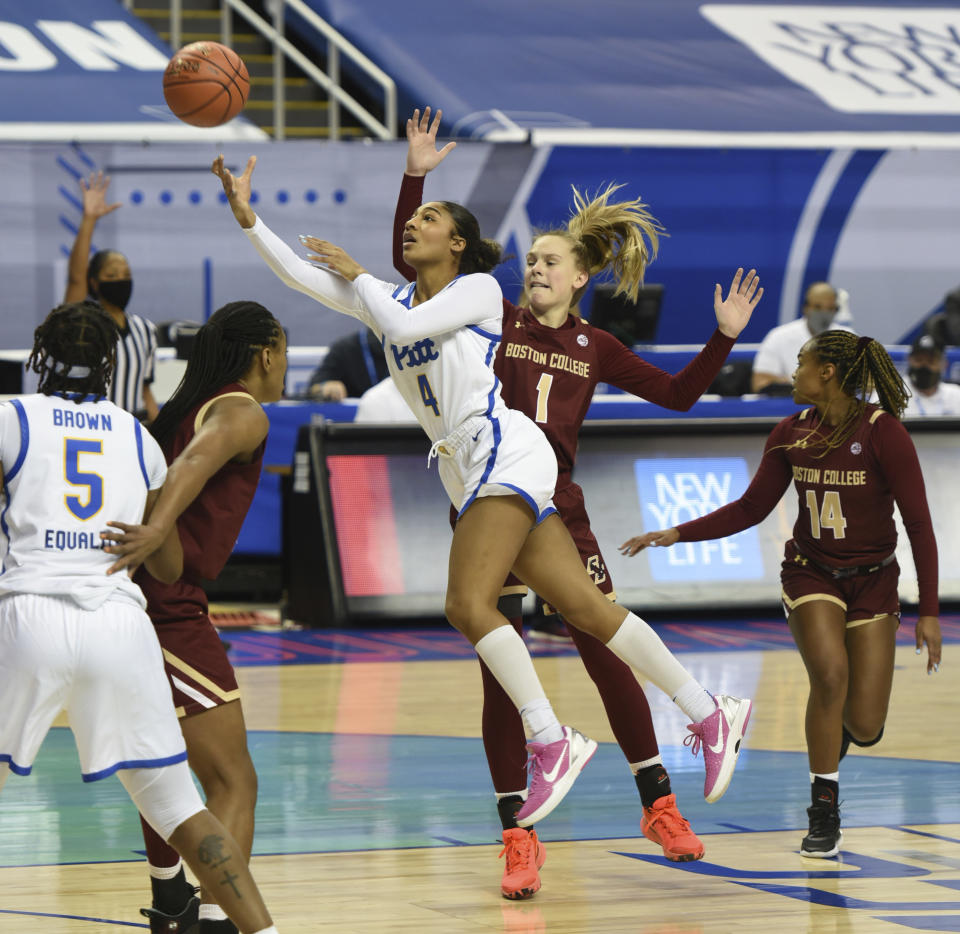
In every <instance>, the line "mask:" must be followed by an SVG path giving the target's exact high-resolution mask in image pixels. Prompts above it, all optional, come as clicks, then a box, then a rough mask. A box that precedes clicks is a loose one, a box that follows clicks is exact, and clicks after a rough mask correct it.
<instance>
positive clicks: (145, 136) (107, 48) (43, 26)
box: [0, 0, 264, 141]
mask: <svg viewBox="0 0 960 934" xmlns="http://www.w3.org/2000/svg"><path fill="white" fill-rule="evenodd" d="M171 51H172V50H171V49H169V48H168V47H167V46H166V44H165V43H163V42H161V41H160V39H158V38H157V36H156V35H155V34H154V33H153V32H152V31H151V30H150V29H148V28H147V27H146V26H145V25H144V24H143V23H142V22H141V21H140V20H138V19H137V18H136V17H135V16H133V15H132V14H130V13H128V12H126V11H125V10H124V8H123V7H122V6H121V5H120V4H119V3H117V2H116V0H84V2H83V3H76V2H74V0H31V2H29V3H28V2H24V0H0V140H60V139H66V140H87V141H90V140H138V141H140V140H189V139H192V140H202V139H210V140H213V139H225V140H226V139H262V138H264V134H263V133H262V131H261V130H259V129H258V128H256V127H254V126H253V125H252V124H249V123H248V122H247V121H245V120H243V119H238V120H235V121H231V123H230V124H227V125H225V126H223V127H216V128H214V129H212V130H211V129H201V128H198V127H191V126H188V125H187V124H185V123H182V122H181V121H179V120H177V119H176V118H175V117H174V116H173V114H172V113H171V112H170V110H169V108H168V107H167V105H166V103H165V102H164V99H163V90H162V86H161V76H162V74H163V70H164V68H165V67H166V65H167V61H168V59H169V58H170V54H171Z"/></svg>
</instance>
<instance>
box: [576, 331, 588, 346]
mask: <svg viewBox="0 0 960 934" xmlns="http://www.w3.org/2000/svg"><path fill="white" fill-rule="evenodd" d="M577 343H578V344H579V345H580V346H581V347H586V346H587V344H589V343H590V339H589V338H588V337H587V335H586V334H578V335H577Z"/></svg>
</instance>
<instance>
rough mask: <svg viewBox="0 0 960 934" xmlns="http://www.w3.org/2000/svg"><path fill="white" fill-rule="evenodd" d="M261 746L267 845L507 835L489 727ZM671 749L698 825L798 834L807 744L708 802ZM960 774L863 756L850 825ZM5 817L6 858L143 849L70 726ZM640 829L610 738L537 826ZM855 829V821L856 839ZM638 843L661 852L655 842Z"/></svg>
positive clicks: (907, 818)
mask: <svg viewBox="0 0 960 934" xmlns="http://www.w3.org/2000/svg"><path fill="white" fill-rule="evenodd" d="M250 748H251V752H252V754H253V758H254V762H255V764H256V768H257V773H258V775H259V778H260V803H259V805H258V807H257V833H256V841H255V848H254V852H255V853H257V854H267V853H307V852H341V851H348V850H377V849H395V848H405V847H423V846H471V845H478V844H485V845H486V844H491V843H494V842H496V841H497V840H498V838H499V822H498V821H497V818H496V811H495V808H494V805H493V796H492V794H491V791H490V780H489V775H488V772H487V767H486V763H485V760H484V757H483V748H482V744H481V742H480V740H479V739H454V738H445V737H424V736H396V735H386V736H376V735H375V736H367V735H362V736H361V735H356V734H348V735H344V734H327V733H275V732H265V731H253V732H251V733H250ZM661 752H662V754H663V758H664V763H665V764H666V766H667V768H668V770H669V771H670V774H671V779H672V782H673V789H674V791H675V792H676V793H677V796H678V800H679V802H680V805H681V807H682V810H683V812H684V814H685V816H686V817H687V818H688V819H689V820H690V822H691V824H692V826H693V827H694V829H695V830H696V831H697V832H698V833H701V834H711V833H734V832H735V833H745V832H748V833H749V832H761V831H779V830H792V829H796V830H797V831H798V840H797V842H798V844H799V837H800V836H802V833H801V831H800V828H801V827H803V828H805V825H806V813H805V809H806V807H807V805H808V804H809V800H808V796H809V786H808V783H807V764H806V756H805V754H802V753H785V752H769V751H763V750H750V749H749V748H748V749H746V750H745V751H744V752H743V754H742V755H741V757H740V762H739V764H738V766H737V774H736V776H735V777H734V781H733V784H732V785H731V787H730V790H729V791H728V792H727V794H726V795H725V796H724V798H723V799H722V801H720V802H718V803H717V804H713V805H708V804H706V803H705V802H704V800H703V794H702V793H703V768H702V765H701V763H700V760H699V759H694V758H693V757H692V756H691V754H690V752H689V750H688V749H686V748H684V747H683V746H663V747H661ZM958 785H960V766H958V765H957V764H954V763H946V762H929V761H928V762H918V761H914V760H910V761H908V760H901V759H886V758H869V759H868V758H865V757H864V758H863V759H861V760H860V761H859V762H858V763H857V767H856V768H855V769H851V768H849V767H848V769H847V775H846V777H845V781H844V785H843V787H842V792H841V797H842V798H843V799H845V800H844V802H843V808H842V810H843V820H844V827H845V829H847V830H852V829H853V828H856V827H858V826H875V825H877V824H878V823H879V824H883V825H886V826H901V825H909V826H919V825H938V824H944V825H946V824H951V823H953V824H956V823H960V796H958V795H957V793H956V790H957V787H958ZM917 789H921V790H922V791H921V793H917ZM0 826H2V827H3V835H2V837H0V866H17V865H24V864H25V863H31V864H50V863H71V862H87V861H90V853H91V850H90V847H89V841H90V840H92V839H95V840H97V848H96V853H97V861H114V860H129V859H139V858H140V857H139V856H138V853H139V851H141V850H142V841H141V839H140V829H139V823H138V821H137V816H136V813H135V811H134V810H133V807H132V806H131V805H130V803H129V801H128V800H127V798H126V795H125V793H124V791H123V789H122V787H121V786H120V783H119V782H118V781H116V779H113V778H111V779H107V780H105V781H103V782H97V783H95V784H92V785H89V784H86V785H85V784H83V783H82V782H81V780H80V775H79V767H78V764H77V759H76V752H75V750H74V747H73V739H72V736H71V734H70V733H69V731H68V730H67V729H65V728H58V729H54V730H52V731H51V732H50V735H49V736H48V738H47V741H46V743H45V744H44V747H43V749H42V751H41V754H40V756H39V757H38V760H37V763H36V767H35V769H34V773H33V775H31V776H28V777H25V778H21V777H18V776H11V777H10V779H9V780H8V782H7V784H6V787H5V788H4V793H3V795H2V796H0ZM639 827H640V800H639V796H638V794H637V791H636V786H635V784H634V782H633V779H632V776H631V775H630V773H629V770H628V769H627V766H626V764H625V762H624V760H623V756H622V754H621V752H620V750H619V749H618V748H617V747H616V746H615V745H613V744H601V747H600V750H599V752H598V753H597V755H596V756H595V758H594V760H593V762H592V763H591V765H590V767H589V768H588V769H587V770H586V771H585V772H584V774H583V776H582V777H581V779H580V780H579V781H578V783H577V786H576V788H575V789H574V791H573V792H572V793H571V795H570V797H569V798H568V799H567V801H565V802H564V803H563V804H562V805H561V806H560V808H558V809H557V811H556V812H554V814H553V815H551V817H550V819H549V820H548V821H547V822H545V823H544V824H543V826H542V827H541V828H540V830H541V833H542V835H543V837H544V840H548V841H549V840H571V839H583V840H586V839H590V840H596V839H619V838H624V837H631V836H637V837H639V836H640V829H639ZM928 829H929V828H928ZM855 839H856V837H855V833H853V832H850V833H848V840H849V841H850V843H851V845H852V842H853V841H854V840H855ZM958 846H960V841H958ZM638 852H641V853H647V854H648V855H649V854H653V855H656V854H654V851H653V849H652V848H651V847H650V845H649V844H647V843H646V841H641V842H640V843H638ZM26 854H29V856H27V855H26ZM958 856H960V853H958ZM753 877H754V878H756V876H755V874H754V876H753Z"/></svg>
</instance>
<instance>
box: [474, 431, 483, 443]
mask: <svg viewBox="0 0 960 934" xmlns="http://www.w3.org/2000/svg"><path fill="white" fill-rule="evenodd" d="M481 434H483V429H482V428H481V429H480V431H478V432H477V433H476V434H475V435H474V436H473V440H474V441H476V440H477V438H479V437H480V435H481Z"/></svg>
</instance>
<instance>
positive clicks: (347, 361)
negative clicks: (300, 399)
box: [307, 328, 390, 402]
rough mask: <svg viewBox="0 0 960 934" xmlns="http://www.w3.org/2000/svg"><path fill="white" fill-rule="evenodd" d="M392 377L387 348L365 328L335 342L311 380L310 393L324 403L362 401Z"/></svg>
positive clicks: (308, 389)
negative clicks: (362, 397) (376, 387)
mask: <svg viewBox="0 0 960 934" xmlns="http://www.w3.org/2000/svg"><path fill="white" fill-rule="evenodd" d="M389 375H390V373H389V371H388V370H387V361H386V359H385V358H384V356H383V346H382V345H381V344H380V341H379V340H378V339H377V338H376V337H375V336H374V333H373V331H370V330H368V329H367V328H364V329H363V330H361V331H357V332H356V333H355V334H348V335H347V336H346V337H341V338H340V339H339V340H336V341H334V342H333V343H332V344H331V345H330V349H329V350H328V351H327V355H326V356H325V357H324V358H323V362H322V363H321V364H320V366H318V367H317V368H316V370H315V371H314V373H313V376H311V377H310V385H309V386H308V387H307V392H308V394H309V395H310V396H311V397H312V398H314V399H322V400H323V401H324V402H341V401H342V400H343V399H346V398H347V397H348V396H349V397H350V398H351V399H359V398H360V396H362V395H363V394H364V393H365V392H366V391H367V390H368V389H369V388H370V387H371V386H374V385H376V384H377V383H380V382H382V381H383V380H385V379H386V378H387V377H388V376H389Z"/></svg>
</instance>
